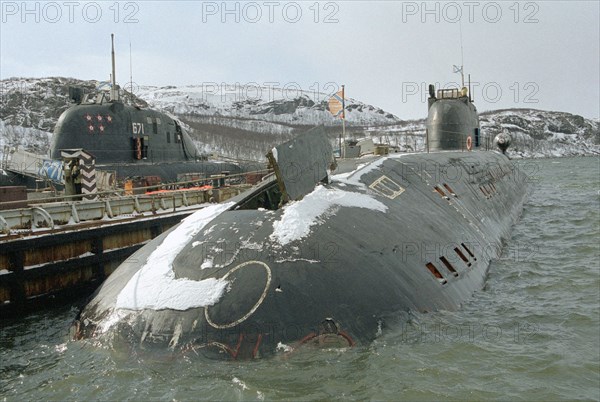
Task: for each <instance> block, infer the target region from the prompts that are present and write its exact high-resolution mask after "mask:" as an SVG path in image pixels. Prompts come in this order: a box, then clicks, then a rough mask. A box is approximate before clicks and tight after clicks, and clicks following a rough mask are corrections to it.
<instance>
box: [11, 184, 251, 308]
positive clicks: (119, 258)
mask: <svg viewBox="0 0 600 402" xmlns="http://www.w3.org/2000/svg"><path fill="white" fill-rule="evenodd" d="M248 187H250V186H249V185H239V186H226V187H223V188H218V189H196V190H177V191H167V192H159V193H155V194H143V195H131V196H125V197H116V198H114V197H113V198H106V199H98V200H86V201H62V202H51V203H41V204H31V203H30V204H29V205H28V206H27V207H26V208H17V209H9V210H3V211H0V231H1V232H2V234H0V317H2V318H6V317H9V316H13V315H15V314H21V313H23V312H27V311H32V310H35V309H37V308H39V307H41V306H45V305H48V304H49V303H51V302H53V301H54V302H56V301H62V300H72V299H73V298H74V296H75V295H84V294H89V293H90V292H91V291H93V290H94V289H95V288H96V287H97V286H98V285H99V284H101V283H102V281H103V280H104V279H105V278H106V277H107V276H108V275H110V274H111V273H112V272H113V271H114V270H115V269H116V267H117V266H119V264H121V263H122V262H123V261H124V260H125V259H127V257H129V256H130V255H131V254H133V252H135V251H136V250H137V249H138V248H140V247H141V246H142V245H144V244H145V243H146V242H148V241H149V240H151V239H153V238H155V237H156V236H158V235H160V234H161V233H163V232H164V231H166V230H168V229H169V228H171V227H172V226H174V225H176V224H177V223H179V222H180V221H181V220H182V219H183V218H185V217H186V216H189V215H190V214H192V213H194V212H195V211H197V210H199V209H201V208H204V207H205V206H206V205H210V203H211V202H221V201H224V200H226V199H229V198H231V197H233V196H235V195H237V194H239V193H241V192H243V191H245V190H246V189H247V188H248Z"/></svg>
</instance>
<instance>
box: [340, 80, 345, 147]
mask: <svg viewBox="0 0 600 402" xmlns="http://www.w3.org/2000/svg"><path fill="white" fill-rule="evenodd" d="M344 87H345V85H342V138H343V141H342V153H341V155H342V158H346V95H345V94H344Z"/></svg>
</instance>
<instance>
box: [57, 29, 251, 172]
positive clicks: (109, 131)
mask: <svg viewBox="0 0 600 402" xmlns="http://www.w3.org/2000/svg"><path fill="white" fill-rule="evenodd" d="M111 37H112V35H111ZM70 95H71V99H72V100H73V101H74V102H75V103H76V105H75V106H72V107H70V108H69V109H67V110H66V111H65V112H63V114H62V115H61V116H60V117H59V119H58V121H57V123H56V126H55V128H54V133H53V136H52V143H51V147H50V157H51V158H52V159H54V160H61V159H62V153H63V151H69V150H74V149H83V150H85V151H86V152H88V153H90V154H92V155H93V156H94V158H95V166H96V169H97V170H102V171H110V172H115V174H116V179H117V180H119V181H120V180H122V179H124V178H127V177H132V176H154V177H158V178H160V181H163V182H174V181H178V179H180V178H181V177H182V176H183V175H184V174H186V173H189V174H195V175H199V176H201V177H210V176H211V175H217V174H222V173H225V172H227V173H232V174H233V173H239V172H241V171H242V170H243V169H245V170H248V169H249V167H245V168H242V167H241V166H240V165H238V164H237V163H231V162H223V161H209V160H208V158H207V156H206V155H204V154H201V153H200V152H199V151H198V150H197V148H196V146H195V144H194V142H193V141H192V139H191V137H190V135H189V134H188V133H187V132H186V130H185V129H184V128H183V127H182V126H181V125H180V124H179V122H178V121H177V120H175V119H173V118H171V117H170V116H169V115H167V114H165V113H161V112H158V111H155V110H151V109H146V108H142V107H140V106H139V105H137V104H135V102H133V101H132V102H130V103H132V104H127V103H125V102H124V101H123V99H122V95H121V93H120V89H119V87H118V85H117V83H116V78H115V52H114V42H113V44H112V75H111V85H110V91H98V93H94V94H87V95H85V96H84V94H83V93H82V90H81V89H80V88H70Z"/></svg>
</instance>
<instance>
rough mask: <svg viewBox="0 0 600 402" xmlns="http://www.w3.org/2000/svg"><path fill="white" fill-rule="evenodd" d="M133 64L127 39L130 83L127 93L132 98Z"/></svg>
mask: <svg viewBox="0 0 600 402" xmlns="http://www.w3.org/2000/svg"><path fill="white" fill-rule="evenodd" d="M132 66H133V64H132V62H131V40H130V41H129V83H130V84H131V85H130V86H129V87H130V89H129V93H130V94H131V97H132V98H133V67H132Z"/></svg>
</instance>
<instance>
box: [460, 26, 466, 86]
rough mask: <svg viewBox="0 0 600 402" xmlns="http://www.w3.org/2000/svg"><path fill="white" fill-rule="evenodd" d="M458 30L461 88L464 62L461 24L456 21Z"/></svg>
mask: <svg viewBox="0 0 600 402" xmlns="http://www.w3.org/2000/svg"><path fill="white" fill-rule="evenodd" d="M458 28H459V29H460V77H461V79H462V86H461V88H464V86H465V60H464V55H463V35H462V22H461V20H460V19H459V20H458Z"/></svg>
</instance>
